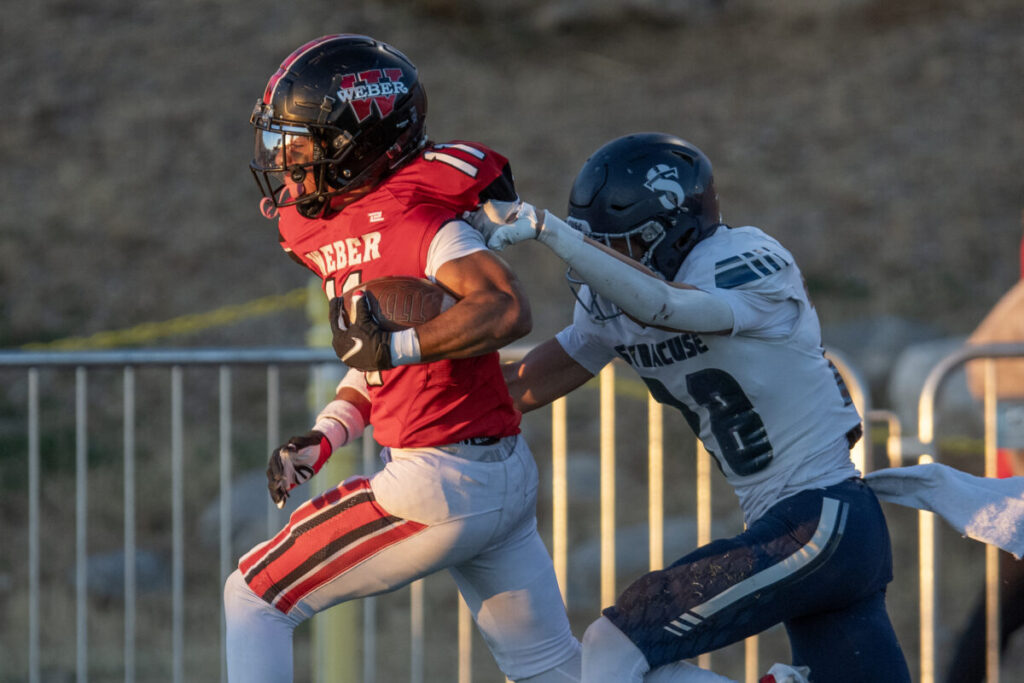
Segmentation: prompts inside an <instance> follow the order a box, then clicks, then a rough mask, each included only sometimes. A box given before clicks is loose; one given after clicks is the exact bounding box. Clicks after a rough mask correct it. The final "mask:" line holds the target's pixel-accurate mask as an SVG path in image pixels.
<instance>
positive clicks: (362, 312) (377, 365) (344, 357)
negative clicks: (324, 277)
mask: <svg viewBox="0 0 1024 683" xmlns="http://www.w3.org/2000/svg"><path fill="white" fill-rule="evenodd" d="M353 307H354V308H355V319H354V320H349V319H348V314H347V313H346V312H345V300H344V299H343V298H342V297H335V298H334V299H331V308H330V316H331V333H332V335H333V337H332V339H331V346H333V347H334V353H336V354H337V355H338V358H340V359H341V361H342V362H343V363H345V364H346V365H348V366H349V367H350V368H355V369H356V370H362V371H363V372H373V371H375V370H390V369H391V368H393V367H394V364H393V363H392V362H391V333H390V332H386V331H384V330H383V329H382V328H381V326H380V324H379V323H378V322H377V320H376V319H375V318H374V317H373V313H372V312H371V311H370V304H369V302H368V301H367V300H366V297H365V296H356V297H355V299H354V300H353Z"/></svg>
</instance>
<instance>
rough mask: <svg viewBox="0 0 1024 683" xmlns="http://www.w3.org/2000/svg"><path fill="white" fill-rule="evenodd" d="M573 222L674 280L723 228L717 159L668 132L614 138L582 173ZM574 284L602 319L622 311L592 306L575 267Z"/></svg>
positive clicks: (572, 208) (571, 209) (572, 211)
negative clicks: (702, 243) (713, 166)
mask: <svg viewBox="0 0 1024 683" xmlns="http://www.w3.org/2000/svg"><path fill="white" fill-rule="evenodd" d="M568 223H569V224H570V225H572V226H573V227H575V228H577V229H579V230H582V231H583V232H584V233H586V234H587V236H588V237H591V238H594V239H597V240H599V241H603V242H604V243H606V244H608V245H609V246H611V247H612V248H614V249H616V250H618V251H620V252H622V253H624V254H626V255H628V256H629V257H630V258H633V259H635V260H636V261H638V262H640V263H641V264H643V265H645V266H647V267H648V268H650V269H651V270H653V271H655V272H656V273H658V274H659V275H661V276H662V277H664V278H665V279H667V280H671V279H672V278H674V277H675V275H676V272H677V271H678V270H679V266H680V265H682V263H683V260H684V259H685V258H686V256H687V255H688V254H689V253H690V251H691V250H692V249H693V247H694V246H695V245H696V244H697V243H698V242H700V241H701V240H703V239H704V238H706V237H708V236H709V235H711V234H712V233H713V232H714V231H715V229H716V228H717V227H718V226H719V225H721V216H720V214H719V211H718V195H717V193H716V192H715V183H714V178H713V177H712V173H711V161H710V160H708V158H707V157H706V156H705V155H704V153H703V152H701V151H700V150H699V149H698V148H697V147H696V146H695V145H692V144H690V143H689V142H686V141H685V140H681V139H680V138H677V137H675V136H672V135H666V134H664V133H637V134H633V135H627V136H625V137H621V138H618V139H616V140H612V141H611V142H609V143H607V144H605V145H604V146H602V147H601V148H600V149H598V150H597V151H596V152H594V153H593V154H592V155H591V156H590V158H589V159H587V161H586V162H585V163H584V164H583V168H582V169H580V172H579V174H577V176H576V180H575V182H574V183H573V186H572V191H571V193H570V195H569V217H568ZM569 281H570V285H571V286H573V291H574V292H575V293H576V294H577V298H578V299H579V300H580V302H581V303H583V305H584V307H586V308H587V309H588V311H590V313H591V314H592V315H594V316H595V317H597V318H598V319H607V318H609V317H614V316H615V315H618V314H619V312H617V311H615V312H611V311H605V310H601V309H602V308H608V305H607V302H606V304H605V306H604V307H602V306H601V302H600V301H598V300H596V299H595V300H593V301H590V302H587V301H584V300H583V298H581V297H580V296H579V294H580V293H579V291H578V290H579V285H581V284H582V283H581V282H580V281H579V280H578V278H575V277H574V275H573V273H572V271H571V270H570V272H569ZM611 308H612V309H614V307H611ZM592 309H593V310H592Z"/></svg>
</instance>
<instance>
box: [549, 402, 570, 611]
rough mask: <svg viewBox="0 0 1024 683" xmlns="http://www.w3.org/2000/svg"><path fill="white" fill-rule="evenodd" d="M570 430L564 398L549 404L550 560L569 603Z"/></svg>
mask: <svg viewBox="0 0 1024 683" xmlns="http://www.w3.org/2000/svg"><path fill="white" fill-rule="evenodd" d="M568 453H569V430H568V417H567V413H566V400H565V398H564V397H562V398H559V399H556V400H555V401H554V402H553V403H552V404H551V559H552V563H553V564H554V567H555V580H556V581H557V582H558V587H559V589H560V590H561V591H562V602H564V603H565V604H566V606H568V604H569V473H568V471H569V466H568Z"/></svg>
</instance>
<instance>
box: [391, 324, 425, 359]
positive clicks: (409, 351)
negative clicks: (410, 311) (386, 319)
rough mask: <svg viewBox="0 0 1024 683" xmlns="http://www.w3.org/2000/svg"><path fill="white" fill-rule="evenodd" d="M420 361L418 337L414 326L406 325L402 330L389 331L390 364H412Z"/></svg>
mask: <svg viewBox="0 0 1024 683" xmlns="http://www.w3.org/2000/svg"><path fill="white" fill-rule="evenodd" d="M419 362H420V337H419V335H418V334H416V328H414V327H407V328H405V329H404V330H399V331H398V332H392V333H391V363H392V365H396V366H398V365H412V364H413V363H419Z"/></svg>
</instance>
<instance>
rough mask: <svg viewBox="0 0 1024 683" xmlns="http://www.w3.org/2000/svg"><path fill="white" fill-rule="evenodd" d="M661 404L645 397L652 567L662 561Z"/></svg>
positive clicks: (662, 438)
mask: <svg viewBox="0 0 1024 683" xmlns="http://www.w3.org/2000/svg"><path fill="white" fill-rule="evenodd" d="M664 424H665V420H664V410H663V409H662V405H661V404H660V403H658V402H657V401H655V400H654V397H653V396H650V395H649V396H648V397H647V432H648V433H647V528H648V534H647V538H648V541H647V554H648V561H647V562H648V566H649V567H650V570H651V571H656V570H658V569H661V568H662V567H663V566H664V565H665V467H664V465H665V428H664Z"/></svg>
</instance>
